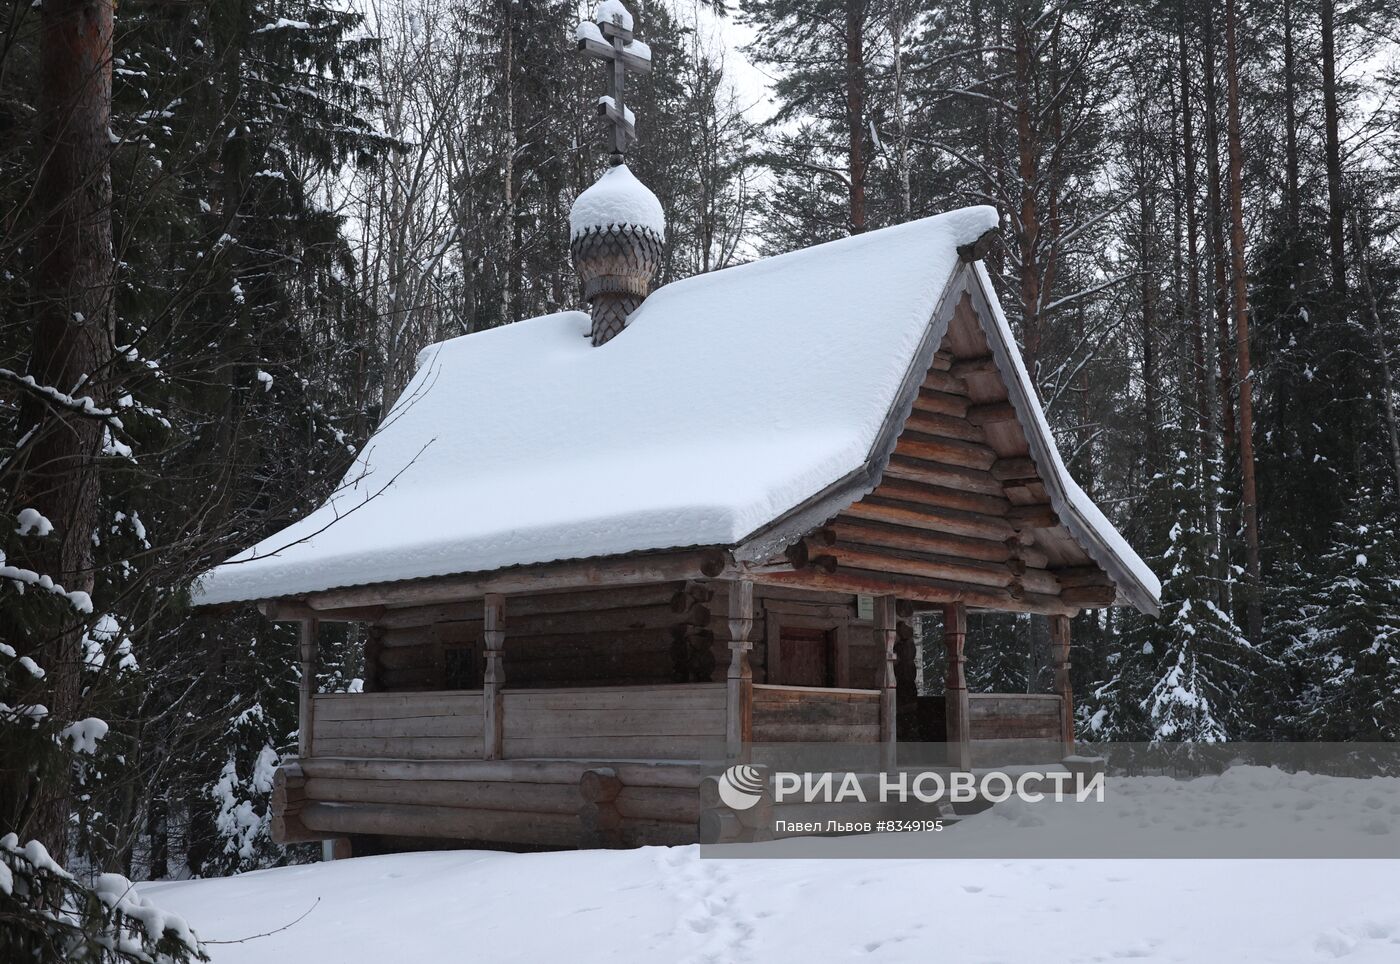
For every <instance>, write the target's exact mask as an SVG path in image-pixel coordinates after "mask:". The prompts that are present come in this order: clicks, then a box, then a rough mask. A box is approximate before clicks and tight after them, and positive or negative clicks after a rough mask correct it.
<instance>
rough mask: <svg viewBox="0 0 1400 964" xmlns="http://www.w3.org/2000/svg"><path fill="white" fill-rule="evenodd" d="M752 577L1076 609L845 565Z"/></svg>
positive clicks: (995, 604) (918, 598) (938, 599)
mask: <svg viewBox="0 0 1400 964" xmlns="http://www.w3.org/2000/svg"><path fill="white" fill-rule="evenodd" d="M754 579H755V581H756V582H762V583H767V584H779V585H797V586H803V587H806V588H811V589H829V590H840V591H842V592H851V593H863V594H867V595H876V596H878V595H881V594H889V595H896V596H902V597H904V598H906V599H912V600H914V601H915V602H920V603H931V604H934V605H940V604H946V603H951V602H962V603H966V604H967V605H968V606H971V607H973V608H977V609H991V610H997V611H1001V612H1024V613H1043V614H1046V615H1061V616H1072V615H1074V614H1075V613H1076V612H1077V611H1078V607H1075V606H1069V605H1066V604H1065V602H1064V601H1063V600H1061V599H1060V597H1059V596H1058V595H1056V596H1042V595H1040V594H1036V593H1026V594H1025V595H1024V596H1022V598H1020V599H1013V598H1012V597H1011V595H1010V594H1009V593H1007V592H1005V591H1004V590H997V589H995V588H992V587H988V586H978V585H971V584H968V583H957V582H951V581H947V580H939V579H928V578H921V577H919V576H913V575H909V574H906V573H889V572H881V571H874V570H861V569H856V568H854V567H851V568H847V567H844V566H843V567H842V568H840V569H838V570H837V571H836V572H834V573H831V574H827V573H821V572H814V571H812V570H806V571H804V572H796V573H773V574H769V575H762V576H755V577H754Z"/></svg>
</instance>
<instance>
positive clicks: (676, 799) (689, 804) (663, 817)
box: [613, 786, 701, 826]
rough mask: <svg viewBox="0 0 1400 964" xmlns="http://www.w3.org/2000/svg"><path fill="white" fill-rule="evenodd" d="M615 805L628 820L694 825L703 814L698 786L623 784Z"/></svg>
mask: <svg viewBox="0 0 1400 964" xmlns="http://www.w3.org/2000/svg"><path fill="white" fill-rule="evenodd" d="M613 806H614V807H616V808H617V812H618V813H619V814H620V815H621V816H622V817H623V818H624V819H626V820H655V821H659V822H666V823H686V824H691V825H692V826H693V825H694V823H695V821H696V820H697V819H699V817H700V810H701V806H700V794H699V793H698V792H697V791H696V790H695V789H693V788H692V789H685V790H681V789H669V788H665V787H628V786H624V787H623V788H622V790H621V792H619V793H618V795H617V798H616V799H615V800H613Z"/></svg>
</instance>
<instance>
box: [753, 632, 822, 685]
mask: <svg viewBox="0 0 1400 964" xmlns="http://www.w3.org/2000/svg"><path fill="white" fill-rule="evenodd" d="M833 635H834V634H833V633H832V632H831V631H830V630H826V629H806V628H803V627H798V626H783V627H782V628H781V629H779V631H778V673H777V678H776V679H770V680H769V682H770V683H777V684H780V685H784V686H832V685H834V684H835V677H836V672H835V670H836V660H835V653H834V650H835V646H834V645H833Z"/></svg>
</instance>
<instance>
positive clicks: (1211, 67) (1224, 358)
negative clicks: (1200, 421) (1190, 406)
mask: <svg viewBox="0 0 1400 964" xmlns="http://www.w3.org/2000/svg"><path fill="white" fill-rule="evenodd" d="M1202 46H1203V48H1204V55H1205V65H1204V66H1205V70H1204V76H1203V79H1204V81H1205V101H1206V102H1205V114H1206V178H1207V190H1206V205H1207V207H1209V208H1210V211H1209V216H1210V251H1211V268H1212V279H1213V286H1212V288H1213V291H1212V293H1213V295H1214V304H1215V326H1216V345H1215V348H1216V356H1217V362H1218V367H1219V372H1218V375H1217V377H1216V382H1217V384H1216V393H1217V395H1218V398H1219V404H1220V433H1221V443H1220V446H1221V456H1222V457H1221V462H1222V466H1223V464H1224V463H1228V462H1229V460H1230V458H1231V457H1232V456H1233V454H1234V452H1235V406H1234V402H1233V399H1232V398H1231V395H1230V385H1231V383H1232V382H1233V380H1234V375H1233V372H1234V366H1232V365H1231V364H1230V348H1229V346H1230V308H1229V304H1230V302H1229V291H1230V285H1229V281H1228V279H1227V276H1226V268H1225V263H1226V255H1225V225H1224V218H1223V217H1222V213H1223V211H1224V203H1223V200H1222V198H1221V194H1222V193H1223V188H1222V184H1221V177H1220V121H1219V114H1218V107H1219V103H1220V98H1219V95H1218V93H1217V91H1216V83H1215V22H1214V16H1213V14H1207V16H1206V20H1205V37H1204V40H1203V42H1202Z"/></svg>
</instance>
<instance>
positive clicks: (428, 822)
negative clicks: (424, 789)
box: [302, 803, 579, 847]
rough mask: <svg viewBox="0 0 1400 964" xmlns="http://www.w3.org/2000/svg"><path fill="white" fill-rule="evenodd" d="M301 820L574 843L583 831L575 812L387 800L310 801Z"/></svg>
mask: <svg viewBox="0 0 1400 964" xmlns="http://www.w3.org/2000/svg"><path fill="white" fill-rule="evenodd" d="M302 823H303V824H305V825H306V826H307V827H308V828H309V829H311V830H316V831H321V832H323V833H326V834H330V835H340V834H383V835H386V836H400V837H429V838H445V839H451V840H480V841H485V842H489V843H513V844H534V845H541V846H553V847H572V846H574V845H575V843H576V842H577V839H578V834H579V824H578V817H577V816H575V815H574V814H557V813H535V812H530V811H515V812H512V811H506V810H472V809H466V808H459V807H433V806H418V805H412V804H388V803H366V804H350V803H339V804H337V803H312V804H308V805H307V806H306V808H305V809H304V810H303V811H302Z"/></svg>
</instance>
